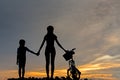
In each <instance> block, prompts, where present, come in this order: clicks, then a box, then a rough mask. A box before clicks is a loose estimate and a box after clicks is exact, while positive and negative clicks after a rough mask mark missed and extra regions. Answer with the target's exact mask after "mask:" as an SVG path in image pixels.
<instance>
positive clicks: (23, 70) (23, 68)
mask: <svg viewBox="0 0 120 80" xmlns="http://www.w3.org/2000/svg"><path fill="white" fill-rule="evenodd" d="M24 74H25V67H22V78H24Z"/></svg>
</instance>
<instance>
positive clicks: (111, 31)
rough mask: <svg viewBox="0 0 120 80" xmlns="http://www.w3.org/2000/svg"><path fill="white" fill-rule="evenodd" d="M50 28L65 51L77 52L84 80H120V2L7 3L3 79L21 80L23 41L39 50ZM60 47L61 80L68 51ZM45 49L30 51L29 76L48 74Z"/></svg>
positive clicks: (1, 13)
mask: <svg viewBox="0 0 120 80" xmlns="http://www.w3.org/2000/svg"><path fill="white" fill-rule="evenodd" d="M48 25H53V26H54V33H55V34H56V35H57V37H58V40H59V42H60V43H61V45H62V46H63V47H64V48H65V49H72V48H76V50H75V52H76V54H75V55H74V59H75V62H76V66H77V68H79V70H80V71H81V72H82V75H81V76H82V78H85V77H87V78H95V79H101V80H120V76H119V74H120V26H119V25H120V0H1V1H0V36H1V38H0V45H1V46H0V80H6V79H7V78H12V77H14V78H16V77H18V74H17V69H18V67H17V65H16V55H17V48H18V46H19V40H20V39H25V40H26V46H27V47H28V48H29V49H31V50H33V51H35V52H37V51H38V49H39V47H40V45H41V43H42V40H43V37H44V35H45V34H46V33H47V30H46V28H47V26H48ZM55 47H56V52H57V54H56V60H55V76H66V70H67V69H68V62H67V61H65V59H64V58H63V54H64V51H63V50H62V49H61V48H59V47H58V45H57V44H55ZM44 49H45V45H44V47H43V48H42V51H41V54H40V56H36V55H34V54H31V53H28V52H27V64H26V74H25V77H31V76H32V77H45V76H46V74H45V56H44Z"/></svg>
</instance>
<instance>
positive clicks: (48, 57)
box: [45, 50, 50, 78]
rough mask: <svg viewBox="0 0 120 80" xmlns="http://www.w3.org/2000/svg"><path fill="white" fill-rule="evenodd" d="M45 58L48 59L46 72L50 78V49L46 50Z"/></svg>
mask: <svg viewBox="0 0 120 80" xmlns="http://www.w3.org/2000/svg"><path fill="white" fill-rule="evenodd" d="M45 59H46V74H47V77H48V78H49V64H50V53H49V52H48V50H45Z"/></svg>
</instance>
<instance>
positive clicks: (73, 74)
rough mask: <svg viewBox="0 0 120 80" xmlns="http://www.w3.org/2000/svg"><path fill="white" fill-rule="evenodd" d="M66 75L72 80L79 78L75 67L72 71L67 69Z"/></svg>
mask: <svg viewBox="0 0 120 80" xmlns="http://www.w3.org/2000/svg"><path fill="white" fill-rule="evenodd" d="M67 76H68V77H69V78H71V79H72V80H79V79H80V72H79V71H78V70H77V69H76V70H74V71H72V70H71V69H68V70H67Z"/></svg>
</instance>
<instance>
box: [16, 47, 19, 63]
mask: <svg viewBox="0 0 120 80" xmlns="http://www.w3.org/2000/svg"><path fill="white" fill-rule="evenodd" d="M18 61H19V58H18V49H17V60H16V64H17V65H18Z"/></svg>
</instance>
